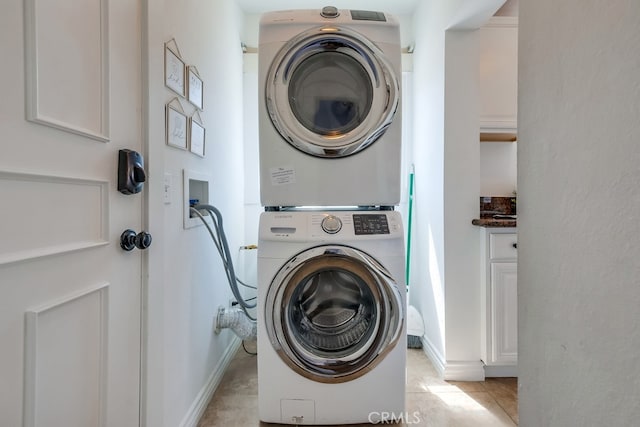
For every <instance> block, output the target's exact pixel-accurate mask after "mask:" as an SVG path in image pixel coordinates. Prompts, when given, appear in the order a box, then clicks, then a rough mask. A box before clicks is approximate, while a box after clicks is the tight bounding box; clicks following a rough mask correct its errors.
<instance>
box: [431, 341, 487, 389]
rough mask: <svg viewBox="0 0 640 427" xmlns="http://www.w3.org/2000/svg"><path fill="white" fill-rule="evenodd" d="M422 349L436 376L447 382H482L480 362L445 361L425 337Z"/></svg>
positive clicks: (482, 372) (482, 366) (482, 371)
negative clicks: (436, 373)
mask: <svg viewBox="0 0 640 427" xmlns="http://www.w3.org/2000/svg"><path fill="white" fill-rule="evenodd" d="M421 341H422V349H423V351H424V353H425V354H426V355H427V357H428V358H429V360H430V361H431V363H432V364H433V367H434V368H435V369H436V371H437V372H438V375H440V377H441V378H442V379H444V380H447V381H484V377H485V374H484V364H483V363H482V361H481V360H462V361H460V360H456V361H447V360H445V358H444V356H442V354H441V353H440V352H439V351H438V350H437V349H436V348H435V347H434V346H433V344H432V343H431V341H429V339H428V338H427V337H422V339H421Z"/></svg>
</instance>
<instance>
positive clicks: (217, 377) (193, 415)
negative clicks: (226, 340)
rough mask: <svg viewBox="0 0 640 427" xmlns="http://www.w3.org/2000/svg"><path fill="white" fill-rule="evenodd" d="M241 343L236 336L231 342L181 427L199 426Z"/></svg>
mask: <svg viewBox="0 0 640 427" xmlns="http://www.w3.org/2000/svg"><path fill="white" fill-rule="evenodd" d="M241 343H242V340H240V338H238V337H236V336H235V335H234V336H233V341H231V344H229V347H227V350H226V351H225V352H224V355H223V356H222V359H220V361H219V362H218V364H217V365H216V367H215V368H214V369H213V371H212V372H211V375H209V378H208V379H207V382H206V383H205V384H204V386H203V387H202V389H201V390H200V392H199V393H198V395H197V396H196V398H195V400H194V401H193V403H192V404H191V407H190V408H189V410H188V411H187V414H186V415H185V417H184V418H183V419H182V422H181V423H180V427H196V426H197V425H198V421H200V417H202V414H204V411H205V409H207V405H208V404H209V401H210V400H211V397H212V396H213V393H214V392H215V391H216V389H217V388H218V386H219V385H220V382H221V381H222V376H223V375H224V373H225V372H226V370H227V368H228V367H229V364H230V363H231V361H232V360H233V357H234V356H235V354H236V352H237V351H238V348H240V344H241Z"/></svg>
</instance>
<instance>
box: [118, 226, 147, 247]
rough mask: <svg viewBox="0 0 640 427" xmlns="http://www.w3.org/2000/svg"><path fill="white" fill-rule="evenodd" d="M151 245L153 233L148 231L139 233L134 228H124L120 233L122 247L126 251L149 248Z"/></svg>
mask: <svg viewBox="0 0 640 427" xmlns="http://www.w3.org/2000/svg"><path fill="white" fill-rule="evenodd" d="M149 246H151V234H149V233H147V232H146V231H141V232H140V233H137V234H136V232H135V231H133V230H124V231H123V232H122V234H121V235H120V247H121V248H122V249H124V250H125V251H132V250H133V248H138V249H147V248H148V247H149Z"/></svg>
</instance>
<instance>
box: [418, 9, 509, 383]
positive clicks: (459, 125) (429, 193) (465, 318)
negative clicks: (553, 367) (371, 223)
mask: <svg viewBox="0 0 640 427" xmlns="http://www.w3.org/2000/svg"><path fill="white" fill-rule="evenodd" d="M502 3H503V1H489V0H487V1H484V2H472V1H463V0H460V1H457V2H453V3H452V2H447V1H444V0H442V1H434V2H421V3H420V4H419V7H418V9H417V10H416V13H415V15H414V28H415V39H416V47H415V52H414V57H413V70H414V100H415V101H414V117H416V118H418V117H420V120H415V121H414V129H413V130H414V132H413V139H414V146H413V150H412V151H413V156H414V164H415V169H416V176H415V179H416V181H415V182H416V191H415V198H414V201H415V222H414V236H413V242H414V246H413V250H412V260H411V269H412V270H411V271H412V277H413V278H412V279H411V294H410V303H411V304H412V305H414V306H416V308H418V310H419V311H420V312H421V314H422V316H423V319H424V323H425V340H424V341H425V351H426V352H427V354H428V355H429V356H430V358H431V359H432V361H433V362H434V364H435V365H436V368H437V369H439V370H440V371H441V373H442V374H443V375H444V377H445V378H448V379H467V380H472V379H478V378H480V377H483V375H484V373H483V371H482V365H481V364H480V329H479V317H480V313H479V307H480V296H479V277H480V271H479V268H480V261H479V258H478V257H479V252H478V239H479V235H478V233H479V230H477V229H475V228H474V227H473V226H472V225H471V219H472V218H474V217H475V216H477V213H478V197H479V195H480V189H479V184H478V176H479V164H480V154H479V147H478V132H479V127H478V123H479V122H478V99H477V98H478V94H477V89H476V88H475V87H474V82H475V81H476V76H475V70H476V67H477V34H476V31H474V30H473V29H474V28H475V29H477V28H479V26H480V25H482V24H483V23H484V22H486V20H487V19H488V18H489V17H490V16H491V15H492V14H493V12H495V10H497V9H498V7H499V6H500V5H501V4H502Z"/></svg>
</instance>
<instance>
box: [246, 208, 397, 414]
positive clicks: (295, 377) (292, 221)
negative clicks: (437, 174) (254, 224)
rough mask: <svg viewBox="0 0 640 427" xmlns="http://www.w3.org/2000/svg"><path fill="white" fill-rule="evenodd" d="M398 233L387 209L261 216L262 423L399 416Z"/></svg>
mask: <svg viewBox="0 0 640 427" xmlns="http://www.w3.org/2000/svg"><path fill="white" fill-rule="evenodd" d="M403 277H404V238H403V229H402V220H401V217H400V214H399V213H398V212H395V211H331V212H321V211H279V212H264V213H262V215H261V217H260V228H259V240H258V334H257V338H258V402H259V416H260V420H261V421H265V422H271V423H283V424H298V425H313V424H325V425H326V424H333V425H335V424H354V423H376V422H379V421H380V420H381V418H380V417H381V416H384V414H386V417H387V418H386V419H387V420H389V419H390V418H389V417H391V416H395V417H396V419H398V417H402V415H401V414H403V413H404V411H405V381H406V378H405V376H406V374H405V369H406V347H407V344H406V291H405V284H404V280H403Z"/></svg>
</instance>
